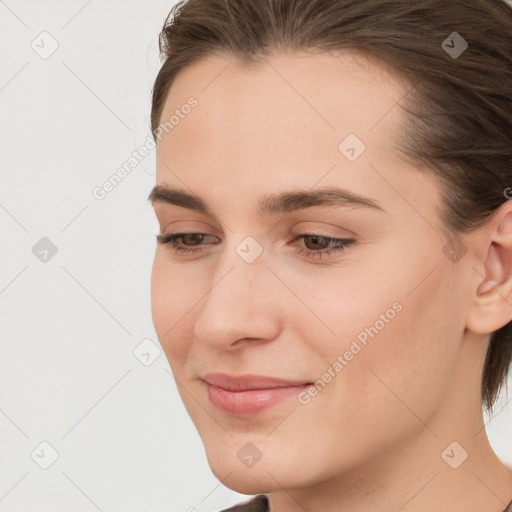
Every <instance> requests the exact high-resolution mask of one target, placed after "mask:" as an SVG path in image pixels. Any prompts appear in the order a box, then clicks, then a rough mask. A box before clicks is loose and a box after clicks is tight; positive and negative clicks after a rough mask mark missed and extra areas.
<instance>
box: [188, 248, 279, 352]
mask: <svg viewBox="0 0 512 512" xmlns="http://www.w3.org/2000/svg"><path fill="white" fill-rule="evenodd" d="M256 243H257V242H256ZM258 245H259V244H258ZM260 247H261V246H260ZM257 249H258V248H257V246H256V244H255V241H254V240H245V239H244V240H243V241H242V242H241V243H239V244H237V245H236V246H234V247H231V248H228V247H226V249H225V252H224V253H223V254H222V256H221V257H220V259H219V263H218V265H217V268H216V271H215V272H214V274H213V275H214V277H213V279H212V283H211V284H210V286H209V288H208V291H207V293H206V295H205V297H204V299H203V301H202V302H201V304H202V306H201V307H200V312H199V314H198V316H197V318H196V325H195V330H196V333H197V335H198V337H199V338H200V339H202V340H203V341H206V342H208V343H211V344H216V345H218V346H219V347H221V346H224V348H225V347H227V346H229V345H230V344H232V343H235V342H236V341H237V340H239V339H242V338H270V337H274V336H275V335H276V332H277V329H278V318H277V314H278V313H277V312H278V308H276V307H275V301H276V296H275V294H273V293H270V289H271V288H272V282H271V281H272V279H275V277H274V276H273V275H272V273H271V272H270V271H269V270H268V268H267V267H266V259H265V258H264V257H263V251H262V247H261V252H260V253H259V254H257V253H256V252H255V251H256V250H257ZM255 255H256V256H255Z"/></svg>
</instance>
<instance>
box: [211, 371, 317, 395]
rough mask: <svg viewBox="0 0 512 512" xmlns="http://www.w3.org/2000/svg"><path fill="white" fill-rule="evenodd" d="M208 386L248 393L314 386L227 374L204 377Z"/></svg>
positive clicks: (298, 382) (255, 376)
mask: <svg viewBox="0 0 512 512" xmlns="http://www.w3.org/2000/svg"><path fill="white" fill-rule="evenodd" d="M203 380H205V381H206V382H207V383H208V384H211V385H212V386H216V387H218V388H222V389H225V390H227V391H248V390H251V389H274V388H289V387H295V386H304V385H306V384H312V382H309V381H306V380H284V379H279V378H276V377H266V376H261V375H252V374H247V375H240V376H233V375H228V374H226V373H208V374H206V375H205V376H204V377H203Z"/></svg>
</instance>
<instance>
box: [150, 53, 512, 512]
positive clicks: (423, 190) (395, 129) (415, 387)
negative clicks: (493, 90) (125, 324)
mask: <svg viewBox="0 0 512 512" xmlns="http://www.w3.org/2000/svg"><path fill="white" fill-rule="evenodd" d="M227 64H229V66H227ZM226 66H227V67H226ZM408 89H409V86H408V85H407V84H403V83H401V82H400V81H399V80H398V79H397V78H396V77H393V75H391V74H390V73H389V72H388V71H386V70H384V69H383V68H381V67H380V66H379V65H378V64H377V63H375V62H371V61H370V60H367V59H363V58H362V57H361V56H357V55H356V54H354V53H349V52H345V53H339V54H337V55H335V54H326V53H324V54H321V55H313V54H311V53H305V52H300V53H293V54H292V53H285V52H281V53H276V54H274V55H272V56H271V57H269V58H268V59H267V60H266V61H265V62H263V63H260V64H256V65H253V66H251V67H247V66H245V67H244V66H243V65H241V64H239V63H238V62H237V61H236V60H235V58H234V57H229V56H220V55H217V56H213V55H212V56H209V57H207V58H205V59H203V60H201V61H199V62H197V63H195V64H194V65H191V66H189V67H187V68H185V69H184V70H183V71H181V72H180V73H179V75H178V76H177V78H176V80H175V82H174V83H173V85H172V87H171V89H170V92H169V95H168V97H167V100H166V104H165V108H164V112H163V115H162V119H168V118H169V117H170V116H171V115H172V113H173V111H174V110H175V109H176V108H180V106H181V105H183V104H184V103H186V101H187V99H188V98H189V97H190V96H194V97H195V98H196V99H197V100H198V105H197V106H196V107H195V108H194V109H193V110H192V111H191V113H190V114H188V115H187V116H186V117H185V118H184V119H181V120H180V123H179V125H177V126H175V127H174V129H173V130H171V131H169V133H168V134H167V135H165V136H164V137H163V138H162V139H161V140H160V141H159V142H158V144H157V174H156V183H157V184H159V185H162V184H166V185H168V186H172V187H178V188H181V189H185V190H187V191H189V192H192V193H194V194H195V195H197V196H199V197H200V198H202V199H203V201H204V202H205V203H206V204H207V205H208V206H209V207H210V208H211V210H212V211H213V212H214V215H205V214H200V213H197V212H195V211H192V210H189V209H186V208H183V207H180V206H174V205H168V204H164V203H161V202H154V203H153V206H154V210H155V214H156V216H157V219H158V223H159V226H160V232H161V233H163V232H169V231H173V232H183V231H188V232H191V233H194V232H195V233H206V234H209V235H212V237H213V238H206V239H205V240H204V241H203V242H202V245H200V246H199V251H198V252H197V253H194V254H193V255H190V253H188V254H185V255H182V254H179V253H174V252H173V250H172V249H171V248H170V247H169V246H168V245H163V244H157V248H156V253H155V259H154V266H153V272H152V282H151V293H152V311H153V321H154V325H155V329H156V332H157V335H158V337H159V340H160V343H161V345H162V347H163V349H164V351H165V354H166V356H167V359H168V361H169V364H170V366H171V369H172V372H173V375H174V377H175V378H176V381H177V383H178V389H179V392H180V395H181V397H182V399H183V402H184V404H185V407H186V409H187V411H188V413H189V414H190V417H191V419H192V421H193V422H194V424H195V426H196V428H197V430H198V432H199V435H200V436H201V438H202V441H203V443H204V446H205V450H206V454H207V458H208V462H209V464H210V467H211V469H212V471H213V472H214V474H215V475H216V476H217V477H218V478H219V480H222V482H223V484H224V485H226V486H227V487H229V488H231V489H233V490H235V491H237V492H240V493H244V494H248V495H252V494H258V493H269V492H271V495H270V508H271V510H272V512H285V511H286V512H295V511H303V510H307V511H308V512H317V511H322V512H326V511H327V512H329V511H337V512H345V511H351V512H359V511H361V512H362V511H368V510H379V511H381V512H384V511H390V512H391V511H398V510H400V511H403V512H408V511H411V512H412V511H414V512H423V511H425V512H427V511H429V512H431V511H432V510H436V511H437V512H444V511H446V512H448V511H450V512H458V511H460V512H462V511H465V512H467V511H469V510H479V511H482V512H483V511H486V512H501V511H502V510H503V509H504V508H505V506H506V505H507V504H508V503H509V501H510V500H511V499H512V472H511V470H510V469H509V468H507V467H506V466H504V465H503V464H502V463H501V462H500V460H499V459H498V457H497V456H496V455H495V453H494V452H493V450H492V448H491V446H490V444H489V441H488V438H487V436H486V432H485V428H484V423H483V416H482V409H481V400H480V381H481V375H482V368H483V363H484V357H485V353H486V350H487V347H488V342H489V333H492V332H493V331H494V330H496V329H498V328H499V327H501V326H503V325H504V324H506V323H507V322H509V321H510V320H511V318H512V308H511V307H510V302H509V300H510V295H511V291H512V277H511V273H510V271H509V270H508V269H510V268H511V266H512V258H511V255H512V201H508V202H507V203H505V204H504V205H503V206H502V207H501V208H500V209H498V210H497V211H496V212H495V214H494V215H493V217H492V218H491V219H490V221H489V222H488V223H487V224H486V226H484V227H483V228H481V229H480V230H477V231H474V232H472V233H471V234H469V235H467V236H466V237H465V238H464V239H463V240H464V244H465V246H466V248H467V251H466V252H465V253H464V255H463V257H461V258H460V259H458V261H455V262H454V261H452V260H451V259H450V258H448V257H447V256H446V255H445V252H443V246H444V245H445V244H446V241H447V240H446V238H445V237H443V236H442V235H441V223H440V220H439V216H438V212H439V210H438V208H439V195H438V194H439V185H438V183H437V182H436V181H435V180H434V179H433V178H432V177H431V176H430V175H428V174H427V173H426V172H425V170H424V169H422V168H421V167H419V166H416V167H415V166H413V165H412V164H411V163H410V162H406V161H405V159H404V158H402V156H401V155H400V153H399V152H398V151H397V150H396V149H395V148H394V146H393V144H392V140H391V136H392V135H395V134H399V133H400V129H401V127H402V126H403V123H404V115H405V114H404V113H403V112H402V110H401V109H400V108H399V105H398V104H397V102H398V101H399V100H400V99H401V98H402V97H403V96H404V94H405V93H406V92H407V90H408ZM349 133H354V134H356V135H357V136H358V137H359V138H360V139H361V140H362V141H363V142H364V144H365V145H366V150H365V151H364V152H363V153H362V154H361V155H360V156H359V157H358V158H357V160H355V161H353V162H351V161H349V160H348V159H347V158H345V156H344V155H343V154H342V153H341V152H340V150H339V149H338V145H339V144H340V142H341V141H342V140H344V138H345V137H346V136H347V135H348V134H349ZM329 186H333V187H341V186H342V187H344V188H347V189H350V190H351V191H353V192H355V193H358V194H361V195H363V196H366V197H369V198H371V199H372V200H374V201H377V202H378V203H379V204H380V205H381V207H382V208H383V209H384V210H385V211H379V210H374V209H370V208H353V207H351V208H349V207H336V206H329V207H323V208H319V207H315V208H309V209H305V210H302V211H297V212H293V213H289V214H286V215H283V214H273V215H265V216H262V215H259V214H258V213H257V211H256V207H257V204H258V200H259V199H260V198H261V197H263V196H264V195H267V194H271V193H277V192H281V191H285V190H286V191H288V190H291V189H302V190H312V189H319V188H323V187H329ZM299 234H302V235H304V234H318V235H321V236H327V237H335V238H336V237H337V238H355V239H356V244H355V245H354V246H352V247H348V248H346V249H345V250H343V251H342V252H339V253H333V254H331V255H330V256H329V255H323V256H322V258H321V259H320V258H319V257H318V256H317V257H311V256H307V255H303V254H299V251H300V249H301V248H306V249H321V248H322V247H326V244H325V243H324V245H323V246H318V245H317V246H314V245H312V244H313V242H311V241H310V242H309V243H307V241H306V240H305V239H304V238H299V239H296V238H295V237H296V236H297V235H299ZM247 236H252V237H253V238H254V239H255V240H257V242H258V243H259V244H260V246H261V247H262V249H263V253H262V254H261V255H260V256H259V257H258V258H257V259H256V260H255V261H254V262H253V263H250V264H249V263H247V262H246V261H244V259H242V258H241V257H240V256H239V254H238V253H237V252H236V248H237V246H238V245H239V244H240V242H242V240H244V239H245V238H246V237H247ZM179 242H181V245H182V246H183V245H185V246H188V247H197V246H195V245H193V244H194V241H193V240H192V241H190V240H185V241H184V240H180V241H179ZM214 242H217V243H214ZM320 243H322V242H320ZM324 252H325V249H324ZM489 282H490V283H491V284H489ZM493 283H494V285H493ZM396 302H399V303H400V304H401V305H402V306H403V308H402V309H401V311H400V312H398V313H396V315H395V316H394V318H393V319H392V320H389V321H388V322H387V323H386V324H385V327H384V328H382V329H381V330H380V331H379V333H378V334H377V335H376V336H375V337H374V338H373V339H371V338H369V340H368V342H367V345H366V346H363V348H362V350H361V351H360V352H359V353H357V355H355V356H354V357H353V359H352V360H351V361H349V363H348V364H347V365H346V366H345V367H344V368H343V370H342V371H341V372H339V373H337V374H336V376H335V377H334V378H332V379H331V381H330V382H329V383H328V384H327V385H326V386H325V388H324V389H322V391H321V392H319V393H318V394H317V396H315V397H314V398H312V399H311V401H310V402H309V403H308V404H306V405H303V404H301V403H299V401H298V400H297V399H291V400H287V401H285V402H282V403H280V404H279V405H277V406H275V407H273V408H271V409H267V410H266V411H265V412H264V413H262V414H261V415H259V416H257V417H255V418H250V419H248V418H236V417H231V416H227V415H225V414H223V413H222V412H220V411H219V410H217V409H216V408H215V407H214V406H213V405H212V404H211V403H210V402H209V399H208V395H207V392H206V388H205V385H204V382H202V380H201V379H200V377H201V376H202V375H204V374H205V373H207V372H214V371H222V372H226V373H228V374H233V375H242V374H247V373H253V374H260V375H266V376H276V377H280V378H287V379H304V380H307V381H310V382H314V381H316V380H317V379H320V378H321V377H322V375H323V374H324V373H325V372H327V369H328V368H329V367H332V365H333V363H334V362H335V361H336V360H337V356H338V355H340V354H344V353H345V352H346V351H347V350H348V349H349V348H350V345H351V342H352V341H353V340H354V339H355V338H356V337H357V335H358V334H359V333H360V332H361V331H363V330H364V328H365V327H368V326H370V325H374V324H375V322H376V320H378V319H379V317H380V315H381V314H384V313H386V311H387V310H389V309H390V308H391V307H392V304H393V303H396ZM249 442H250V443H252V444H253V445H255V446H256V447H257V448H258V450H259V451H260V452H261V454H262V456H261V459H260V460H259V461H258V462H257V463H256V464H255V465H254V466H252V467H246V466H245V465H244V464H242V463H241V461H240V460H239V458H238V457H237V452H238V451H239V450H240V449H241V448H242V447H243V446H244V445H245V444H246V443H249ZM453 442H457V443H458V444H459V445H460V446H461V447H462V448H463V449H464V450H465V451H466V452H467V453H468V457H467V459H466V460H465V461H464V462H463V463H462V464H461V465H460V466H459V467H458V468H457V469H453V468H452V467H450V466H449V465H448V463H447V462H445V460H444V459H443V457H442V456H441V454H442V453H443V452H444V451H445V449H446V448H447V447H449V446H450V445H451V443H453ZM448 453H449V454H450V455H451V454H452V453H453V454H454V455H453V457H454V458H456V459H460V458H462V455H461V454H462V453H463V452H462V451H461V449H460V448H455V450H454V451H453V452H448Z"/></svg>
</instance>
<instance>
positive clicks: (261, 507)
mask: <svg viewBox="0 0 512 512" xmlns="http://www.w3.org/2000/svg"><path fill="white" fill-rule="evenodd" d="M220 512H268V498H267V495H266V494H258V496H255V497H254V498H252V499H250V500H249V501H244V502H243V503H238V504H237V505H235V506H233V507H230V508H226V509H224V510H221V511H220ZM503 512H512V501H511V502H510V503H509V504H508V507H507V508H506V509H505V510H504V511H503Z"/></svg>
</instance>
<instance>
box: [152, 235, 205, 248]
mask: <svg viewBox="0 0 512 512" xmlns="http://www.w3.org/2000/svg"><path fill="white" fill-rule="evenodd" d="M208 237H210V238H214V237H213V236H212V235H207V234H206V233H175V234H168V233H162V234H160V235H156V240H157V242H158V243H160V244H163V245H169V246H170V247H171V249H172V250H173V251H176V252H196V251H198V250H200V249H197V248H194V247H186V246H185V247H182V246H181V245H178V244H177V243H176V240H179V239H181V240H182V241H183V242H185V243H187V242H192V245H193V246H194V245H199V244H200V242H202V241H203V240H204V239H205V238H208ZM196 242H197V243H196Z"/></svg>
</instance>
